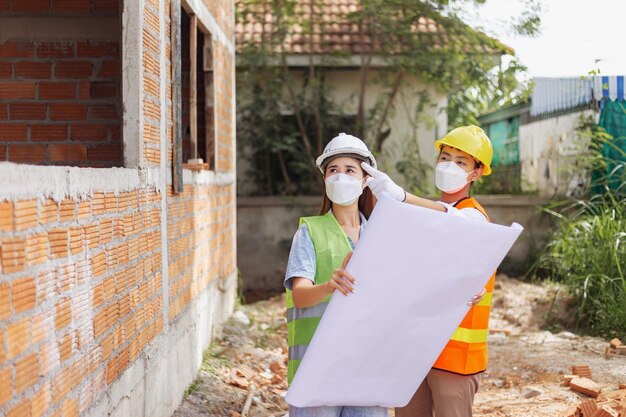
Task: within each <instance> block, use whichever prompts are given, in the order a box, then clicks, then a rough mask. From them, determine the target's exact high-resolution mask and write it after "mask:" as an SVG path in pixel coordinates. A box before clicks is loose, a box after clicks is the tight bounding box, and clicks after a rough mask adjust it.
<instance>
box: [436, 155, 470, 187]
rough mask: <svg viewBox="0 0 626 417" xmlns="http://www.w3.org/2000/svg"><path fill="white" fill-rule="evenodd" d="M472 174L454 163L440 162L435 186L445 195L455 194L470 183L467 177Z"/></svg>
mask: <svg viewBox="0 0 626 417" xmlns="http://www.w3.org/2000/svg"><path fill="white" fill-rule="evenodd" d="M470 173H471V171H470V172H465V171H463V168H461V167H460V166H458V165H457V164H456V163H454V162H452V161H443V162H439V163H438V164H437V167H436V168H435V185H436V186H437V188H439V189H440V190H441V191H443V192H444V193H448V194H454V193H456V192H458V191H461V190H462V189H463V187H465V185H466V184H467V183H468V182H469V181H468V180H467V176H468V175H469V174H470Z"/></svg>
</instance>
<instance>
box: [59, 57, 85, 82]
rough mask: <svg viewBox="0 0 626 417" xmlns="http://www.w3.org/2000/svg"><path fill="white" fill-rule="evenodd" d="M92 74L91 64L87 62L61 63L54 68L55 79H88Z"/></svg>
mask: <svg viewBox="0 0 626 417" xmlns="http://www.w3.org/2000/svg"><path fill="white" fill-rule="evenodd" d="M92 72H93V64H92V63H91V62H89V61H62V62H57V63H56V65H55V67H54V75H55V77H56V78H89V77H91V73H92Z"/></svg>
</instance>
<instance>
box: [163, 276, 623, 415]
mask: <svg viewBox="0 0 626 417" xmlns="http://www.w3.org/2000/svg"><path fill="white" fill-rule="evenodd" d="M498 287H499V288H498V289H497V291H499V296H500V300H499V301H498V302H496V303H495V308H494V311H493V313H492V315H493V328H492V331H491V332H490V333H491V335H490V342H489V343H490V346H491V347H490V365H489V369H488V371H487V372H486V373H485V374H484V375H483V377H482V381H481V387H480V390H479V392H478V396H477V400H476V402H475V407H474V408H475V416H476V417H484V416H489V417H536V416H551V417H626V385H625V384H626V355H624V345H623V344H622V342H621V341H619V340H618V339H613V340H611V341H610V343H607V342H606V341H602V340H601V339H598V338H591V337H588V336H578V335H574V334H573V333H569V332H565V331H561V332H560V333H551V332H547V331H545V330H542V328H541V326H542V324H541V323H540V322H536V321H535V319H533V318H532V316H531V315H535V316H545V313H544V311H543V310H542V308H543V307H542V306H543V305H544V304H546V305H550V303H551V302H552V299H553V293H551V292H549V291H548V290H544V289H543V288H542V287H541V286H538V285H531V284H527V283H522V282H521V281H517V280H512V279H508V278H506V277H500V278H499V282H498ZM544 291H545V292H544ZM522 295H523V296H525V297H528V299H527V300H524V299H522V298H521V297H522ZM526 304H528V307H529V308H526ZM531 305H532V306H533V307H530V306H531ZM592 371H594V372H593V373H592ZM594 373H595V374H596V375H594ZM286 374H287V325H286V320H285V304H284V295H282V296H277V297H274V298H272V299H270V300H266V301H260V302H257V303H253V304H248V305H241V306H240V307H238V308H237V312H236V314H234V315H233V318H232V319H231V320H230V321H229V322H228V324H227V325H226V326H225V327H224V329H223V331H222V333H221V336H218V337H216V338H215V343H214V344H213V345H212V346H211V347H210V348H209V350H208V351H207V352H206V353H205V357H204V361H203V364H202V367H201V370H200V372H199V375H198V379H197V380H196V382H194V383H193V384H192V385H191V386H190V388H189V390H188V394H187V396H186V398H185V399H184V400H183V403H182V404H181V406H180V407H179V408H178V410H177V411H176V413H175V414H174V415H175V416H176V417H192V416H194V417H195V416H220V417H283V416H285V415H286V414H287V412H288V405H287V403H286V402H285V395H286V392H287V377H286ZM564 374H565V375H564ZM389 415H390V416H392V417H393V415H394V413H393V410H390V413H389Z"/></svg>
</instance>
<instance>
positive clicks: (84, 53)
mask: <svg viewBox="0 0 626 417" xmlns="http://www.w3.org/2000/svg"><path fill="white" fill-rule="evenodd" d="M117 54H118V47H117V42H92V41H80V42H78V44H77V45H76V55H78V56H79V57H92V58H101V57H105V56H117Z"/></svg>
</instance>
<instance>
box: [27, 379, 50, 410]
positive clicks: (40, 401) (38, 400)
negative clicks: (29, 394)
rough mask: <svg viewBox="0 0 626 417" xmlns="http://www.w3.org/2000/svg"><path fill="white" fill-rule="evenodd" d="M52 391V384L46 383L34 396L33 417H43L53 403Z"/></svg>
mask: <svg viewBox="0 0 626 417" xmlns="http://www.w3.org/2000/svg"><path fill="white" fill-rule="evenodd" d="M51 391H52V389H51V388H50V382H45V383H44V384H43V385H42V387H41V389H40V390H39V391H38V392H37V393H36V394H35V395H34V396H33V403H32V411H31V412H32V417H42V416H43V415H44V414H45V413H46V411H48V409H49V408H50V404H51V403H52V392H51Z"/></svg>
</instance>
